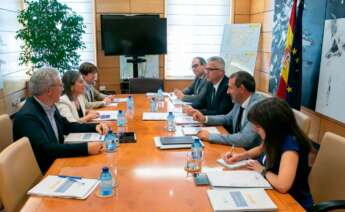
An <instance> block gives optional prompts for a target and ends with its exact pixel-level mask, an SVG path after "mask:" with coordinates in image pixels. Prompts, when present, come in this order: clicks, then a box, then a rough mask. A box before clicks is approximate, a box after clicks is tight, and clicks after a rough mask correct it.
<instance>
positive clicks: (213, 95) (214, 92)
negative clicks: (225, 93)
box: [211, 86, 216, 105]
mask: <svg viewBox="0 0 345 212" xmlns="http://www.w3.org/2000/svg"><path fill="white" fill-rule="evenodd" d="M212 88H213V89H212V96H211V105H213V103H214V100H215V98H216V89H215V88H214V87H213V86H212Z"/></svg>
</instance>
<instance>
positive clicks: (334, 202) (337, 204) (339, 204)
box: [313, 200, 345, 212]
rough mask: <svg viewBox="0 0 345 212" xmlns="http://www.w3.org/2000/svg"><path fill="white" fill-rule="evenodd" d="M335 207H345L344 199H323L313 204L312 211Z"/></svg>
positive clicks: (328, 209)
mask: <svg viewBox="0 0 345 212" xmlns="http://www.w3.org/2000/svg"><path fill="white" fill-rule="evenodd" d="M335 209H345V200H331V201H323V202H320V203H318V204H316V205H314V206H313V211H314V212H323V211H330V210H335Z"/></svg>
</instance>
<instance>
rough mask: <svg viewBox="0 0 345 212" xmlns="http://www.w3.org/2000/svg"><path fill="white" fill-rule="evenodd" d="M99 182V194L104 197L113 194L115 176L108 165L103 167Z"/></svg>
mask: <svg viewBox="0 0 345 212" xmlns="http://www.w3.org/2000/svg"><path fill="white" fill-rule="evenodd" d="M99 178H100V183H99V194H100V196H102V197H109V196H112V195H113V178H112V176H111V174H110V172H109V168H108V167H107V166H105V167H103V168H102V173H101V176H100V177H99Z"/></svg>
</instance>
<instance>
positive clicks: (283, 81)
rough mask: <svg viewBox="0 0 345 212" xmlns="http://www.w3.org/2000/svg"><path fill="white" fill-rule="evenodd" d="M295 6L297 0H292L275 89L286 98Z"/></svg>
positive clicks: (280, 95)
mask: <svg viewBox="0 0 345 212" xmlns="http://www.w3.org/2000/svg"><path fill="white" fill-rule="evenodd" d="M296 7H297V0H293V5H292V10H291V15H290V21H289V26H288V32H287V37H286V42H285V51H284V58H283V60H282V63H283V67H282V70H281V72H280V73H281V74H280V79H279V86H278V90H277V96H278V97H280V98H282V99H286V93H287V92H288V91H287V81H288V78H289V66H290V60H291V53H292V51H293V50H292V42H293V37H294V29H295V24H296Z"/></svg>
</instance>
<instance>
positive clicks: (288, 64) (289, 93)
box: [277, 0, 304, 110]
mask: <svg viewBox="0 0 345 212" xmlns="http://www.w3.org/2000/svg"><path fill="white" fill-rule="evenodd" d="M293 1H294V2H293V6H292V10H291V16H290V21H289V26H288V32H287V38H286V43H285V52H284V58H283V67H282V70H281V76H280V80H279V87H278V91H277V96H278V97H280V98H282V99H285V100H286V101H287V102H288V103H289V105H290V106H291V107H293V108H295V109H298V110H299V109H300V107H301V83H302V16H303V6H304V0H300V3H299V6H298V14H297V17H296V12H297V11H296V9H297V8H296V7H297V0H293Z"/></svg>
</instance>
